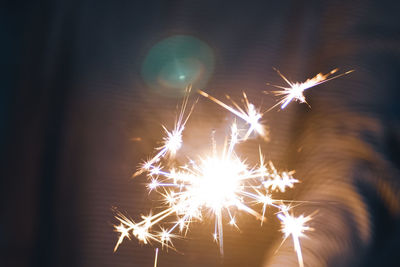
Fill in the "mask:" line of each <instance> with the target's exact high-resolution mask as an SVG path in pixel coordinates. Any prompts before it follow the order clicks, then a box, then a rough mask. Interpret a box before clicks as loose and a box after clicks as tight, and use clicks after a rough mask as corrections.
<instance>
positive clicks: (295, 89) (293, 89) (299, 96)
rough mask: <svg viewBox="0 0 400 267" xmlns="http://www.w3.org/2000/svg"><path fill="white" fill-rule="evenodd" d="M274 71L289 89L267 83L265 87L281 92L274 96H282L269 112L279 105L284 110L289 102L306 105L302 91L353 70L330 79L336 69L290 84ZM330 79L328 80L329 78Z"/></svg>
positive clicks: (347, 72)
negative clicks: (270, 86) (272, 87)
mask: <svg viewBox="0 0 400 267" xmlns="http://www.w3.org/2000/svg"><path fill="white" fill-rule="evenodd" d="M275 71H276V72H277V73H278V74H279V76H281V78H282V79H283V80H284V81H285V82H286V83H287V84H288V85H289V87H284V86H280V85H273V84H270V83H267V85H272V86H274V87H276V88H279V89H281V90H279V91H273V92H272V93H274V94H275V95H276V96H282V98H281V99H280V100H279V101H278V103H277V104H276V105H274V106H273V107H271V108H270V109H269V110H271V109H273V108H275V107H276V106H279V105H281V109H284V108H285V107H286V106H287V105H288V104H289V103H290V102H291V101H293V100H294V101H299V102H300V103H306V104H307V105H308V103H307V101H306V98H305V96H304V91H305V90H307V89H310V88H312V87H314V86H317V85H320V84H322V83H326V82H328V81H330V80H333V79H336V78H339V77H341V76H344V75H347V74H349V73H351V72H353V71H354V70H350V71H346V72H344V73H341V74H338V75H336V76H333V77H330V76H331V75H332V74H334V73H336V72H337V71H338V69H334V70H331V71H330V72H328V73H327V74H322V73H318V74H317V75H316V76H314V77H313V78H310V79H307V80H306V81H305V82H302V83H301V82H291V81H289V79H287V78H286V77H285V76H284V75H283V74H282V73H281V72H280V71H279V70H277V69H275ZM329 77H330V78H329ZM264 93H267V94H268V93H269V92H267V91H264Z"/></svg>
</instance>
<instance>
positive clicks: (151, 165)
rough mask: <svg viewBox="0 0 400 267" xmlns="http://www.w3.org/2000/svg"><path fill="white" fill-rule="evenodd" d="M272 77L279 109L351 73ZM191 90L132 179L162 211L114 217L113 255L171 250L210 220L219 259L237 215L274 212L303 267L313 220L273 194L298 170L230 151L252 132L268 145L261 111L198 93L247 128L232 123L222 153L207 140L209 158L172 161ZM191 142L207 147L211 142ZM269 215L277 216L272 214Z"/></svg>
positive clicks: (246, 102)
mask: <svg viewBox="0 0 400 267" xmlns="http://www.w3.org/2000/svg"><path fill="white" fill-rule="evenodd" d="M276 71H277V72H278V74H279V75H280V76H281V77H282V79H284V81H285V82H286V83H287V84H288V85H289V87H284V86H279V85H273V86H275V87H277V88H279V89H281V90H279V91H274V92H273V93H274V94H275V95H278V96H281V97H282V98H281V99H280V100H279V102H278V103H277V104H276V105H275V106H273V108H274V107H276V106H278V105H281V109H284V108H285V107H286V106H287V105H288V104H289V103H290V102H291V101H298V102H301V103H307V102H306V99H305V96H304V91H305V90H307V89H309V88H311V87H314V86H317V85H319V84H321V83H324V82H327V81H330V80H332V79H335V78H338V77H340V76H343V75H347V74H349V73H351V72H352V71H348V72H345V73H342V74H338V75H336V76H333V77H330V76H331V75H333V74H334V73H336V72H337V69H334V70H332V71H331V72H329V73H327V74H322V73H319V74H317V75H316V76H315V77H313V78H311V79H307V80H306V81H305V82H303V83H298V82H296V83H294V82H291V81H289V80H288V79H287V78H286V77H285V76H283V75H282V74H281V73H280V72H279V71H278V70H276ZM190 90H191V88H190V87H188V88H187V91H186V94H185V96H184V98H183V101H182V104H181V106H180V110H179V114H178V116H177V118H176V121H175V124H174V127H173V129H172V130H169V129H168V128H166V127H165V126H163V129H164V132H165V133H164V137H163V140H162V145H161V146H160V147H158V148H157V153H156V155H155V156H153V157H152V158H150V159H149V160H147V161H145V162H144V163H143V164H142V165H141V167H140V169H139V170H138V171H137V172H136V173H135V176H137V175H139V174H146V176H147V179H148V181H149V182H148V184H147V189H148V192H149V194H150V193H152V194H156V195H158V196H159V198H160V203H161V205H160V206H159V207H158V208H156V209H155V211H156V212H154V213H150V214H149V215H147V216H142V219H141V220H140V221H138V222H135V221H133V220H132V219H130V218H128V217H126V216H125V215H123V214H121V213H118V214H117V216H116V218H117V220H118V221H119V224H118V225H116V226H114V228H115V231H116V232H118V233H119V238H118V240H117V243H116V245H115V248H114V251H115V250H117V249H118V247H119V245H120V244H121V243H122V242H123V241H124V240H125V239H126V238H127V239H131V238H132V237H135V238H136V239H138V240H139V242H142V243H144V244H148V243H152V242H154V243H158V244H159V245H160V246H161V248H166V249H169V248H171V249H175V247H174V244H173V241H174V240H176V239H179V238H181V237H183V236H186V235H187V234H188V231H189V228H190V227H191V225H192V224H193V223H196V222H201V221H205V220H207V221H209V220H213V221H214V230H213V231H212V237H213V239H214V240H215V241H216V242H217V243H218V246H219V250H220V254H221V255H223V253H224V248H223V231H224V229H223V227H224V225H226V224H228V225H231V226H233V227H236V228H239V226H240V221H238V218H239V217H240V216H237V215H238V214H240V215H241V214H243V213H246V214H249V215H251V216H253V217H254V218H255V219H257V220H260V222H261V225H262V224H263V222H264V221H265V220H266V216H267V215H268V214H276V216H277V217H278V219H279V220H280V221H281V231H282V232H283V234H284V240H283V241H285V240H286V239H287V238H288V237H290V236H291V237H292V240H293V244H294V250H295V253H296V255H297V258H298V262H299V265H300V266H301V267H303V266H304V262H303V256H302V251H301V246H300V238H302V237H304V236H305V232H306V231H310V230H313V229H312V228H311V227H310V226H308V223H309V222H310V221H311V220H312V216H313V214H311V215H308V216H305V215H300V216H298V217H295V216H294V215H293V213H292V209H293V206H291V205H290V204H289V205H287V203H288V202H289V203H290V201H285V200H279V199H275V198H274V193H275V192H285V191H286V190H287V189H288V188H293V187H294V185H295V184H296V183H299V180H298V179H296V178H294V176H293V175H294V173H295V172H294V171H279V170H278V169H277V168H276V167H275V166H274V165H273V163H272V162H271V161H267V162H266V161H265V157H264V156H263V153H262V151H261V148H259V151H258V154H259V160H258V162H257V163H251V162H248V161H246V160H245V159H244V158H245V155H239V154H238V153H237V152H236V150H235V148H236V145H237V144H238V143H244V142H245V141H246V140H248V139H249V137H250V136H251V134H253V133H256V134H257V135H259V136H261V137H262V138H264V140H267V139H268V131H267V130H266V126H265V125H264V124H263V123H262V118H263V112H260V110H258V109H257V108H256V107H255V106H254V105H253V104H252V103H250V102H249V100H248V98H247V96H246V94H245V93H243V99H242V106H241V105H238V104H237V103H236V102H235V101H233V100H231V98H230V97H229V96H227V98H228V99H229V100H230V101H231V102H232V103H231V105H228V104H225V103H224V102H222V101H220V100H218V99H216V98H214V97H212V96H210V95H209V94H207V93H206V92H204V91H202V90H199V91H198V93H199V94H201V95H202V96H204V97H206V98H208V99H210V100H211V101H213V102H214V103H216V104H218V105H220V106H221V107H223V108H225V109H226V110H228V111H229V112H231V113H233V114H234V115H235V116H237V117H238V118H240V119H242V120H243V121H244V122H246V124H247V125H248V127H246V129H245V131H244V132H245V133H244V134H243V132H242V129H239V128H238V125H237V123H236V120H235V121H234V122H233V123H232V124H231V127H230V134H229V135H228V136H227V137H226V139H225V143H224V145H223V146H220V147H219V146H218V145H217V143H216V141H215V140H214V138H212V142H211V143H212V147H211V149H210V151H211V152H210V153H209V154H207V155H199V154H198V153H196V152H194V153H193V154H189V155H183V157H179V158H187V161H186V162H183V163H182V162H178V161H177V160H175V159H174V158H175V156H176V155H177V154H180V155H181V154H182V151H181V150H180V149H181V147H182V145H183V138H182V137H183V132H184V130H185V126H186V123H187V121H188V119H189V117H190V116H191V114H192V112H193V108H194V104H193V105H192V106H191V108H190V109H189V110H188V101H189V94H190ZM271 109H272V108H271ZM195 141H196V142H203V143H204V144H209V143H210V142H209V140H195ZM189 144H190V142H189ZM185 145H187V144H186V143H185ZM185 151H190V149H185ZM192 152H193V151H192ZM256 153H257V152H256ZM270 209H271V210H273V211H275V213H270V212H269V210H270ZM157 260H158V250H156V256H155V261H154V266H156V265H157Z"/></svg>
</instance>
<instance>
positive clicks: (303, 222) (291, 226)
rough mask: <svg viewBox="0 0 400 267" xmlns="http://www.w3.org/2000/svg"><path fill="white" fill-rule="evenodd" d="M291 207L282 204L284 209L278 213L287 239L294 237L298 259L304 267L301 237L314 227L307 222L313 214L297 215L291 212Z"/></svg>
mask: <svg viewBox="0 0 400 267" xmlns="http://www.w3.org/2000/svg"><path fill="white" fill-rule="evenodd" d="M288 209H289V208H288V207H286V206H282V210H281V212H280V213H278V215H277V216H278V218H279V220H280V221H281V231H282V232H283V234H284V240H283V241H285V240H286V239H287V238H288V237H289V236H291V237H292V240H293V246H294V250H295V252H296V254H297V260H298V262H299V266H300V267H304V261H303V254H302V252H301V246H300V238H301V237H304V236H305V234H304V232H306V231H311V230H313V228H311V227H309V226H307V223H308V222H309V221H310V220H311V219H312V216H313V215H308V216H304V215H303V214H302V215H300V216H298V217H295V216H293V215H292V214H290V213H289V210H288Z"/></svg>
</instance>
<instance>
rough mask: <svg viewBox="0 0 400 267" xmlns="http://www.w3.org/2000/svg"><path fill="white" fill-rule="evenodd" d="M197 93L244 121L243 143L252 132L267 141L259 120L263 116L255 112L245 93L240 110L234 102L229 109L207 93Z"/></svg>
mask: <svg viewBox="0 0 400 267" xmlns="http://www.w3.org/2000/svg"><path fill="white" fill-rule="evenodd" d="M198 93H199V94H201V95H202V96H204V97H206V98H208V99H210V100H211V101H213V102H215V103H216V104H218V105H220V106H221V107H223V108H225V109H226V110H228V111H230V112H231V113H233V114H235V115H236V116H237V117H239V118H241V119H242V120H244V121H245V122H246V123H247V124H249V128H248V130H247V132H246V134H245V135H244V137H243V138H242V140H243V141H245V140H247V139H248V138H249V137H250V135H251V133H252V132H256V133H258V134H259V135H260V136H261V137H263V138H264V139H265V140H268V131H267V130H266V127H265V125H263V124H262V123H261V121H260V120H261V119H262V116H263V114H262V113H260V112H259V111H257V109H256V108H255V106H254V104H252V103H250V102H249V100H248V98H247V95H246V93H244V92H243V99H242V102H243V104H244V108H241V107H240V106H239V105H238V104H237V103H236V102H234V101H233V100H231V101H232V104H233V105H234V107H231V106H229V105H227V104H225V103H224V102H222V101H221V100H218V99H216V98H215V97H213V96H211V95H209V94H208V93H206V92H204V91H202V90H198ZM226 97H227V98H228V99H231V98H230V97H229V96H226Z"/></svg>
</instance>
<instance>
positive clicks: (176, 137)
mask: <svg viewBox="0 0 400 267" xmlns="http://www.w3.org/2000/svg"><path fill="white" fill-rule="evenodd" d="M191 89H192V87H191V86H187V87H186V90H185V94H184V97H183V100H182V104H181V106H180V110H179V114H178V116H177V118H176V120H175V124H174V128H173V129H172V130H171V131H170V130H168V129H167V128H166V127H165V126H164V125H162V128H163V129H164V134H165V135H164V137H163V142H162V146H160V147H158V148H157V150H159V152H158V153H157V154H156V155H155V156H154V157H153V158H151V159H149V160H147V161H145V162H144V163H143V164H142V165H141V167H140V168H139V170H138V171H137V172H136V173H135V174H134V176H137V175H140V174H141V173H143V171H145V170H149V169H150V167H153V165H154V164H155V163H157V162H159V161H160V159H161V158H163V157H171V158H173V157H174V156H175V155H176V153H177V152H178V150H179V149H180V148H181V146H182V133H183V130H184V129H185V126H186V123H187V121H188V119H189V117H190V115H191V114H192V112H193V109H194V106H195V103H196V102H197V101H196V102H195V103H194V104H193V105H192V106H191V108H190V110H189V111H188V112H187V111H186V109H187V105H188V101H189V96H190V92H191Z"/></svg>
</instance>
